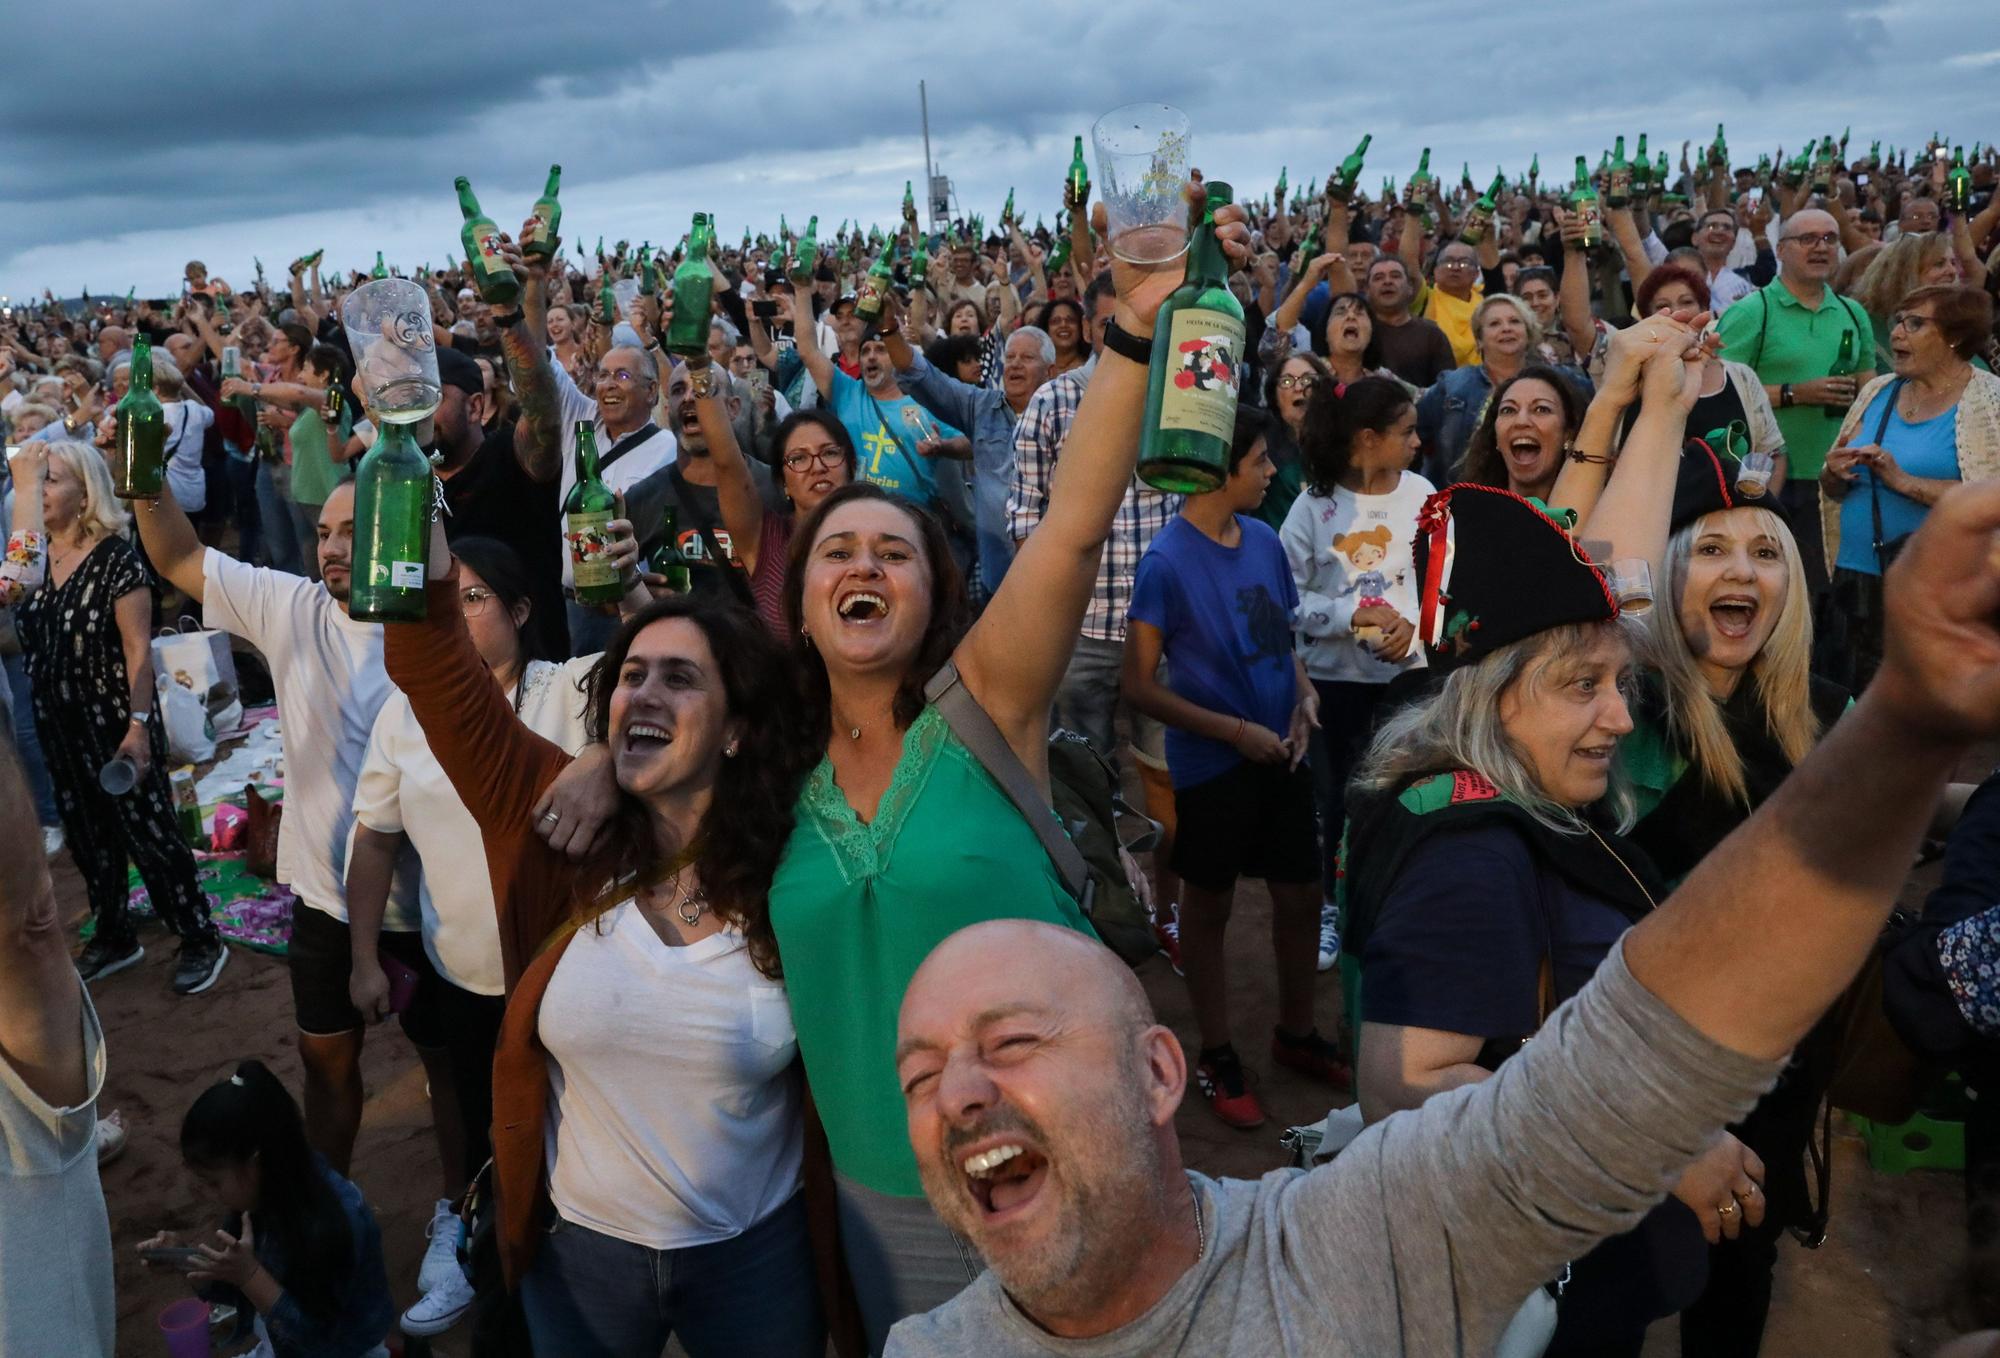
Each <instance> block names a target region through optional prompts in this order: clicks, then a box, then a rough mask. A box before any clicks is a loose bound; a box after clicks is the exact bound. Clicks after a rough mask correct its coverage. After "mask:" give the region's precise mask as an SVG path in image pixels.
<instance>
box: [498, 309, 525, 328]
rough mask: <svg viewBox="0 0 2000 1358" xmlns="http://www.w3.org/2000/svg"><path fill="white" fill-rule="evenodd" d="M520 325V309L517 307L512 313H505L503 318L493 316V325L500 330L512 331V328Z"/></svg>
mask: <svg viewBox="0 0 2000 1358" xmlns="http://www.w3.org/2000/svg"><path fill="white" fill-rule="evenodd" d="M520 323H521V308H519V307H515V308H514V309H513V310H512V311H510V312H508V313H506V314H505V315H504V316H495V317H494V318H493V324H494V325H495V326H497V327H499V328H500V329H502V330H509V329H512V328H513V327H514V326H517V325H519V324H520Z"/></svg>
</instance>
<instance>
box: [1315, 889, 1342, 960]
mask: <svg viewBox="0 0 2000 1358" xmlns="http://www.w3.org/2000/svg"><path fill="white" fill-rule="evenodd" d="M1339 960H1340V915H1339V913H1338V912H1337V911H1336V910H1335V909H1334V905H1333V902H1332V901H1327V902H1325V903H1324V904H1322V905H1321V906H1320V908H1319V969H1320V970H1321V971H1331V970H1333V964H1334V963H1335V962H1338V961H1339Z"/></svg>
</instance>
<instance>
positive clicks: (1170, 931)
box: [1153, 905, 1187, 976]
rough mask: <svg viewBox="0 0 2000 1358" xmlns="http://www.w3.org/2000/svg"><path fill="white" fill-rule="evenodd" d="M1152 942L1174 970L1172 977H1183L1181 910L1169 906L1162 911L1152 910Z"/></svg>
mask: <svg viewBox="0 0 2000 1358" xmlns="http://www.w3.org/2000/svg"><path fill="white" fill-rule="evenodd" d="M1153 942H1154V943H1156V944H1158V945H1159V949H1160V956H1162V957H1164V958H1166V959H1167V965H1168V966H1170V967H1172V968H1173V969H1174V975H1176V976H1185V975H1187V973H1186V972H1184V971H1182V970H1181V908H1180V906H1179V905H1169V906H1167V907H1165V908H1164V909H1162V908H1160V907H1157V906H1156V907H1154V909H1153Z"/></svg>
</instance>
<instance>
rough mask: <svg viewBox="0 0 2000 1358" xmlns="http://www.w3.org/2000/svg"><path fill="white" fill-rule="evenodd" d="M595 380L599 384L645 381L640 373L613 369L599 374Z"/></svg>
mask: <svg viewBox="0 0 2000 1358" xmlns="http://www.w3.org/2000/svg"><path fill="white" fill-rule="evenodd" d="M597 380H598V381H600V382H624V383H628V384H629V383H633V382H643V381H645V380H646V375H645V374H644V373H640V372H633V371H632V370H631V369H630V368H613V369H612V370H611V371H610V372H599V373H598V374H597Z"/></svg>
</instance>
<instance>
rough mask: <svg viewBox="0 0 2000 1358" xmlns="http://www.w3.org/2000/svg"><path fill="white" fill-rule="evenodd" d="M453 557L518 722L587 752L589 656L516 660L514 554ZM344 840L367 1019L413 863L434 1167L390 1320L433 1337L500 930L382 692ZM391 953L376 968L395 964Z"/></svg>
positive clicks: (422, 762) (423, 760)
mask: <svg viewBox="0 0 2000 1358" xmlns="http://www.w3.org/2000/svg"><path fill="white" fill-rule="evenodd" d="M452 553H453V555H455V556H456V557H458V560H459V582H458V583H459V601H460V605H461V607H462V608H463V610H464V613H465V625H466V630H467V631H469V632H470V633H471V634H472V640H473V644H474V645H475V646H476V647H477V648H478V650H479V655H480V658H481V659H482V660H484V661H485V662H486V667H487V669H488V670H489V671H490V672H491V674H492V676H493V682H494V683H496V684H498V685H499V686H500V689H501V691H502V692H503V693H505V694H506V695H507V698H508V701H509V702H510V703H512V704H513V707H514V711H515V712H516V713H517V714H518V715H519V716H520V718H521V723H522V724H523V725H524V726H526V727H527V728H528V729H529V730H531V731H533V732H534V733H535V734H537V735H539V736H544V737H546V738H547V739H548V740H550V741H552V742H553V743H555V744H556V745H558V746H560V747H561V748H562V749H563V750H564V751H566V752H567V753H569V754H572V755H573V754H575V753H576V752H577V751H579V750H581V749H582V748H583V747H584V746H585V745H586V744H588V743H589V739H590V738H589V735H588V733H587V732H586V730H585V725H584V723H585V708H586V705H587V704H586V699H585V697H584V693H583V680H584V678H585V677H586V676H587V675H588V674H589V673H590V670H591V667H592V666H593V665H595V664H596V663H597V657H596V656H594V655H590V656H582V657H579V658H577V659H574V660H569V661H565V662H563V663H560V664H558V663H556V662H554V661H549V660H542V659H537V658H535V657H534V656H533V655H532V654H531V653H530V651H529V645H530V639H531V637H532V636H533V633H532V632H530V631H527V630H524V629H525V625H526V623H527V620H528V614H529V612H530V610H531V609H532V608H533V606H534V605H533V604H532V602H531V601H530V599H529V594H528V572H527V568H526V566H524V565H523V564H522V562H521V558H520V555H519V554H518V553H516V552H515V550H514V549H513V548H512V547H509V546H508V545H507V544H506V543H504V542H500V541H498V540H496V539H494V538H485V537H464V538H460V539H459V540H458V541H457V542H455V543H453V544H452ZM354 821H355V825H354V837H353V841H352V844H351V849H350V855H351V856H350V862H349V868H348V879H347V881H348V896H347V905H348V918H349V925H350V929H351V931H352V934H351V936H352V938H353V940H354V943H355V946H354V970H353V973H352V975H351V976H350V978H349V981H348V993H349V996H350V998H351V999H352V1001H353V1003H354V1007H355V1008H356V1009H357V1010H359V1011H360V1012H361V1013H362V1015H364V1016H365V1017H366V1018H368V1019H369V1020H370V1021H371V1022H373V1021H377V1020H380V1019H382V1018H386V1017H387V1016H388V1013H389V1006H390V996H391V993H392V990H393V989H394V987H393V986H392V983H391V981H390V978H389V976H388V974H387V972H386V971H385V968H384V965H383V962H382V960H381V959H380V957H379V956H378V954H377V944H378V941H379V939H380V934H381V922H382V915H383V911H384V908H385V905H386V902H387V898H388V891H389V883H390V879H391V877H392V875H393V872H394V868H395V863H396V860H397V858H398V856H399V855H400V854H401V853H402V851H403V848H404V845H405V844H406V843H407V844H408V845H409V846H410V847H411V848H413V849H415V851H416V853H417V855H418V857H419V858H420V859H421V861H422V863H423V878H422V887H421V893H420V898H419V900H420V905H421V907H422V911H423V957H424V960H426V961H427V962H428V963H429V966H428V967H427V968H419V969H418V970H419V971H420V972H421V973H426V974H421V975H420V978H419V980H418V982H417V987H416V992H415V994H414V996H413V997H411V998H410V1000H409V1003H410V1005H411V1006H412V1007H413V1008H417V1009H421V1010H427V1011H428V1012H427V1013H424V1014H422V1015H421V1016H420V1018H419V1019H418V1020H417V1021H416V1022H415V1023H414V1024H413V1025H412V1026H411V1028H410V1030H411V1031H412V1032H413V1033H436V1034H439V1035H440V1036H441V1037H442V1039H443V1046H442V1047H441V1048H439V1049H432V1050H426V1049H425V1048H424V1047H423V1046H422V1045H421V1044H420V1045H419V1051H420V1052H422V1053H423V1055H424V1061H425V1069H426V1074H427V1075H428V1076H429V1078H430V1085H431V1109H432V1120H433V1125H434V1128H435V1131H436V1133H437V1137H438V1152H439V1154H438V1158H439V1162H440V1167H441V1169H442V1171H443V1181H442V1184H441V1187H440V1194H441V1196H440V1197H439V1198H438V1200H437V1205H436V1207H435V1208H434V1209H433V1213H432V1222H431V1227H430V1231H429V1235H430V1246H429V1248H428V1249H427V1250H426V1252H425V1255H424V1263H423V1267H422V1268H421V1269H420V1270H419V1272H418V1276H417V1287H418V1290H419V1292H420V1293H421V1294H422V1295H421V1297H420V1299H419V1300H418V1302H417V1303H416V1305H415V1306H412V1307H411V1308H410V1310H409V1311H408V1312H406V1313H405V1314H404V1316H403V1332H404V1333H405V1334H438V1333H441V1332H443V1331H444V1330H445V1329H447V1328H449V1327H450V1326H451V1325H453V1324H454V1323H456V1322H457V1321H458V1319H459V1318H460V1317H461V1316H462V1315H464V1313H465V1311H466V1309H467V1308H468V1307H470V1306H471V1304H472V1288H471V1285H470V1284H469V1283H468V1282H467V1281H466V1278H465V1275H464V1273H463V1271H462V1270H460V1268H459V1267H458V1264H457V1258H456V1246H457V1242H458V1233H457V1230H456V1218H457V1212H456V1208H455V1206H454V1203H455V1201H456V1200H457V1198H458V1197H459V1195H460V1193H461V1192H462V1191H463V1190H464V1188H465V1185H466V1183H467V1182H469V1180H470V1176H471V1175H472V1174H474V1173H476V1172H477V1171H478V1169H479V1167H480V1166H481V1165H482V1164H484V1163H485V1162H486V1158H487V1157H488V1156H489V1155H491V1154H492V1143H491V1138H490V1136H489V1132H488V1129H489V1127H490V1125H491V1123H492V1120H493V1049H494V1047H495V1045H496V1043H497V1042H498V1039H499V1035H500V1020H501V1017H502V1015H503V1014H504V1013H505V1012H506V1007H507V1001H506V996H505V987H504V985H503V984H502V977H501V964H500V929H499V923H498V919H497V916H496V913H495V907H494V902H493V884H492V880H491V878H489V877H488V875H487V874H486V872H485V871H484V860H485V852H486V851H485V847H484V845H483V844H482V842H481V840H480V836H479V826H478V824H477V823H476V822H475V821H474V820H473V818H472V813H471V812H470V811H468V810H467V809H466V807H465V803H464V802H463V801H462V800H460V798H459V795H458V792H457V790H456V789H454V788H453V787H452V785H451V780H450V779H449V778H447V777H446V776H445V772H444V770H443V769H442V768H441V767H439V765H438V761H437V757H436V756H435V755H434V754H432V752H431V747H430V742H429V740H428V739H426V738H425V736H424V731H423V727H422V726H420V725H418V723H417V717H416V713H415V712H413V711H411V709H410V701H409V699H408V698H406V697H404V696H403V694H402V693H401V692H396V693H392V694H391V695H390V696H389V699H388V701H386V702H384V703H383V704H382V710H381V711H380V712H379V713H377V714H376V717H375V726H374V730H373V732H372V733H371V734H370V736H369V738H368V755H367V758H366V761H365V762H364V763H363V764H362V766H361V774H360V777H359V778H358V779H357V781H356V783H355V788H354ZM400 962H401V959H400V958H392V959H391V961H390V965H391V966H393V967H396V969H397V970H398V971H399V972H402V971H403V970H404V969H403V968H402V966H401V965H400Z"/></svg>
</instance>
